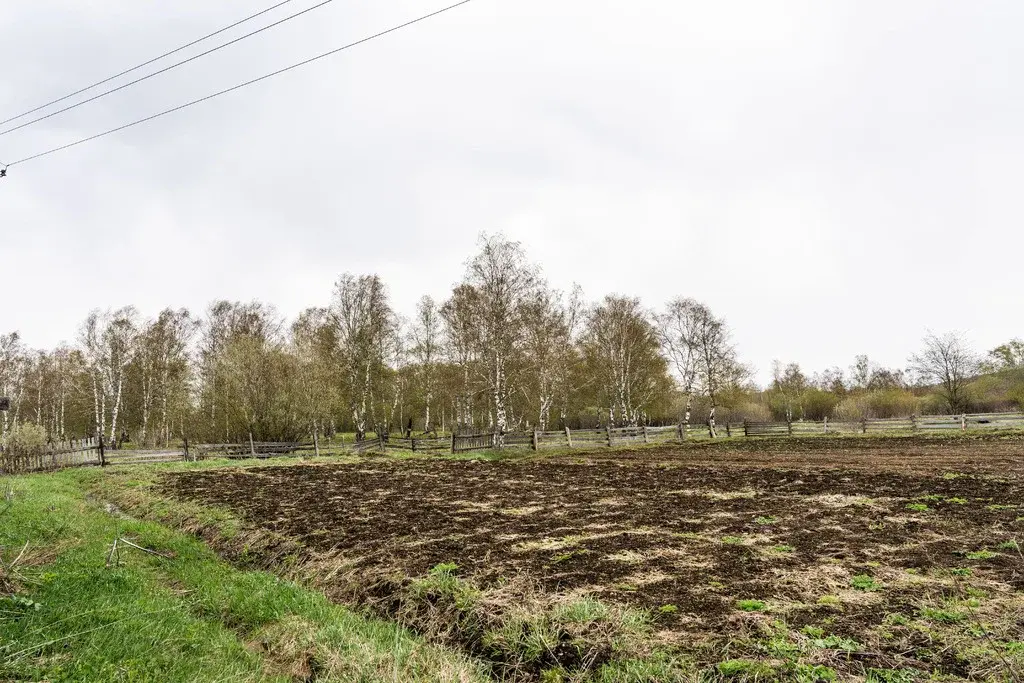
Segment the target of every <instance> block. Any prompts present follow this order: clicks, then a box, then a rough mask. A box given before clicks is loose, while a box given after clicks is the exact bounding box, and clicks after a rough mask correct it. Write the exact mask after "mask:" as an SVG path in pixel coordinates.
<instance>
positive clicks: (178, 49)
mask: <svg viewBox="0 0 1024 683" xmlns="http://www.w3.org/2000/svg"><path fill="white" fill-rule="evenodd" d="M289 2H292V0H284V1H283V2H279V3H277V4H276V5H272V6H271V7H268V8H266V9H265V10H261V11H259V12H256V13H255V14H250V15H249V16H247V17H245V18H244V19H240V20H238V21H236V22H235V23H233V24H230V25H228V26H225V27H224V28H221V29H217V30H216V31H214V32H213V33H208V34H206V35H205V36H203V37H202V38H197V39H196V40H193V41H192V42H191V43H186V44H185V45H182V46H181V47H176V48H174V49H173V50H171V51H170V52H165V53H163V54H162V55H160V56H159V57H153V59H150V60H148V61H145V62H143V63H142V64H137V65H136V66H133V67H132V68H130V69H125V70H124V71H122V72H121V73H118V74H114V75H113V76H110V77H109V78H104V79H103V80H102V81H96V82H95V83H93V84H92V85H87V86H86V87H84V88H82V89H81V90H76V91H75V92H73V93H68V94H67V95H65V96H64V97H58V98H57V99H55V100H53V101H51V102H47V103H46V104H41V105H39V106H38V107H36V108H35V109H29V110H28V111H26V112H23V113H21V114H18V115H17V116H12V117H11V118H9V119H5V120H3V121H0V126H2V125H4V124H6V123H10V122H11V121H17V120H18V119H22V118H25V117H26V116H28V115H29V114H35V113H36V112H37V111H39V110H40V109H46V108H47V107H49V106H51V105H54V104H57V103H58V102H63V101H64V100H66V99H68V98H71V97H74V96H75V95H81V94H82V93H84V92H87V91H89V90H92V89H93V88H96V87H98V86H101V85H103V84H104V83H109V82H110V81H112V80H114V79H117V78H120V77H121V76H126V75H128V74H130V73H131V72H133V71H138V70H139V69H141V68H142V67H144V66H149V65H150V64H152V63H153V62H159V61H160V60H161V59H163V58H164V57H170V56H171V55H173V54H177V53H178V52H181V51H182V50H186V49H188V48H190V47H192V46H193V45H198V44H199V43H201V42H203V41H204V40H209V39H210V38H213V37H214V36H217V35H220V34H221V33H224V32H225V31H230V30H231V29H233V28H235V27H236V26H241V25H242V24H244V23H246V22H248V21H252V20H253V19H255V18H256V17H261V16H263V15H264V14H266V13H267V12H272V11H274V10H276V9H277V8H278V7H281V6H282V5H287V4H288V3H289Z"/></svg>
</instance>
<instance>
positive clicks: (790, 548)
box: [772, 543, 796, 553]
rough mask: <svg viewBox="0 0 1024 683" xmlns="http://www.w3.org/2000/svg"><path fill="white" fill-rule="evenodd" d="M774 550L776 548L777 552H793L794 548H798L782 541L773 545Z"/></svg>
mask: <svg viewBox="0 0 1024 683" xmlns="http://www.w3.org/2000/svg"><path fill="white" fill-rule="evenodd" d="M772 550H774V551H775V552H777V553H791V552H793V551H794V550H796V548H794V547H793V546H791V545H786V544H785V543H781V544H779V545H773V546H772Z"/></svg>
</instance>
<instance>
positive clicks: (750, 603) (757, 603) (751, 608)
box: [736, 600, 768, 612]
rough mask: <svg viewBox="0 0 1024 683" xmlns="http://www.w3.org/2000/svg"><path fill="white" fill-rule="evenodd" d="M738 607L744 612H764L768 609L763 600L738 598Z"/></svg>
mask: <svg viewBox="0 0 1024 683" xmlns="http://www.w3.org/2000/svg"><path fill="white" fill-rule="evenodd" d="M736 607H738V608H739V609H741V610H743V611H744V612H763V611H765V610H766V609H768V605H766V604H765V603H764V601H763V600H737V601H736Z"/></svg>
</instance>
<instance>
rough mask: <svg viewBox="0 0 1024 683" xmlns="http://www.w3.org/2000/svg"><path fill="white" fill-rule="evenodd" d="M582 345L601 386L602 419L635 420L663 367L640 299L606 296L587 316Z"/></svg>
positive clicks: (654, 390)
mask: <svg viewBox="0 0 1024 683" xmlns="http://www.w3.org/2000/svg"><path fill="white" fill-rule="evenodd" d="M583 347H584V350H585V354H586V357H587V366H588V371H589V372H590V373H591V374H592V375H593V376H594V377H596V378H598V381H599V385H600V386H601V387H602V388H603V390H604V391H603V393H604V410H606V411H607V415H608V424H610V425H616V424H625V425H637V424H639V423H640V421H641V417H642V416H643V415H644V414H645V410H646V408H648V407H649V406H650V404H651V402H652V401H653V400H654V398H655V396H656V394H657V392H658V389H659V384H660V381H659V380H660V379H661V378H662V377H664V375H665V373H666V370H667V365H666V363H665V359H664V358H663V357H662V355H661V352H660V351H661V349H660V343H659V340H658V336H657V332H656V331H655V328H654V325H653V324H652V323H651V321H650V319H649V317H648V314H647V312H646V311H644V309H643V307H642V306H641V304H640V300H639V299H637V298H634V297H624V296H614V295H610V296H606V297H605V298H604V301H602V302H601V304H599V305H598V306H595V307H594V308H593V309H592V310H591V312H590V314H589V316H588V317H587V327H586V330H585V332H584V337H583Z"/></svg>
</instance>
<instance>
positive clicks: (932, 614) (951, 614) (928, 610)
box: [918, 607, 967, 624]
mask: <svg viewBox="0 0 1024 683" xmlns="http://www.w3.org/2000/svg"><path fill="white" fill-rule="evenodd" d="M918 614H919V615H920V617H921V618H922V619H927V620H928V621H934V622H936V623H940V624H959V623H960V622H961V621H963V620H964V619H966V618H967V617H966V616H965V615H964V614H963V613H962V612H957V611H954V610H948V609H940V608H938V607H922V608H921V609H920V610H919V611H918Z"/></svg>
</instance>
